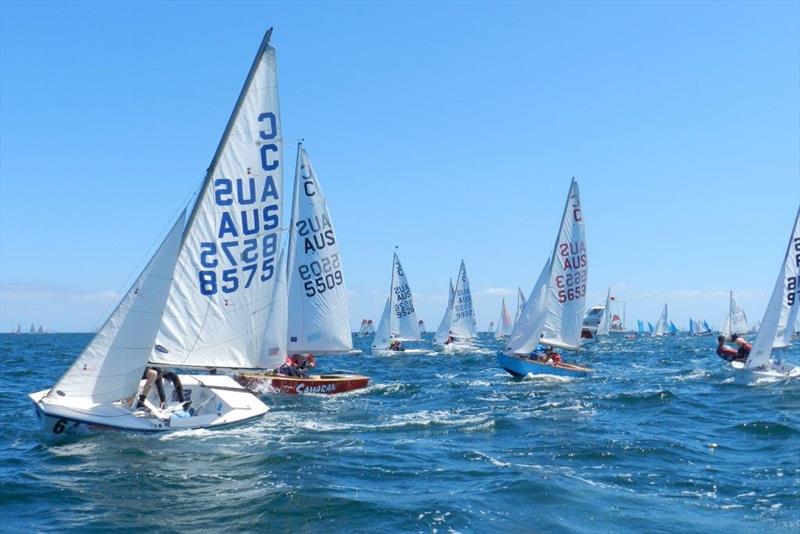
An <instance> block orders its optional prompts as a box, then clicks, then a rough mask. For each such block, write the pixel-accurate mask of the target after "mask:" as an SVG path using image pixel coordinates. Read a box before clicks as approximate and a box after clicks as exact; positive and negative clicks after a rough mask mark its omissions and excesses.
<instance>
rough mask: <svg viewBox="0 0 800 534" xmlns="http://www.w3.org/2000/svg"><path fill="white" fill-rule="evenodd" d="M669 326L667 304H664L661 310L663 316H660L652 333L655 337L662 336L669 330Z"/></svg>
mask: <svg viewBox="0 0 800 534" xmlns="http://www.w3.org/2000/svg"><path fill="white" fill-rule="evenodd" d="M648 324H649V323H648ZM668 327H669V325H668V323H667V305H666V304H664V309H663V310H661V317H659V318H658V322H656V327H655V329H654V330H653V331H652V333H651V334H650V335H652V336H653V337H661V336H663V335H664V334H665V333H666V332H667V328H668Z"/></svg>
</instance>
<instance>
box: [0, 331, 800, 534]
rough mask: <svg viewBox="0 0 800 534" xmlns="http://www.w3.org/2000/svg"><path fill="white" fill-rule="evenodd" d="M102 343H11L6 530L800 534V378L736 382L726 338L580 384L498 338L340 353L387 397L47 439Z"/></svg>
mask: <svg viewBox="0 0 800 534" xmlns="http://www.w3.org/2000/svg"><path fill="white" fill-rule="evenodd" d="M88 340H89V336H87V335H42V336H31V335H21V336H14V335H2V336H1V337H0V347H1V349H0V350H1V351H2V352H1V354H2V370H3V372H2V375H0V420H2V423H1V424H2V433H1V434H0V436H1V437H0V440H2V442H1V443H0V522H1V523H0V527H1V528H0V530H3V531H20V530H23V529H24V530H26V531H27V530H32V529H35V530H44V531H55V530H58V531H86V530H109V529H112V528H114V529H116V528H125V527H133V526H136V527H142V528H163V527H166V528H171V529H175V530H183V531H189V530H198V529H212V530H223V529H224V530H234V529H236V530H256V529H260V530H280V531H288V530H299V531H301V532H315V531H317V530H318V529H320V530H322V529H324V530H329V531H341V530H351V531H357V532H385V531H423V532H424V531H439V532H444V531H460V532H486V531H498V530H500V529H502V530H506V531H512V532H520V531H539V532H547V531H563V532H587V533H588V532H602V531H606V532H607V531H612V532H616V531H646V532H700V531H702V532H755V531H764V530H768V531H770V532H797V529H798V528H800V383H798V382H794V383H789V384H780V385H772V386H767V387H746V386H740V385H737V384H734V383H733V382H732V380H731V373H730V371H728V370H727V369H726V368H725V367H724V365H723V364H722V362H721V361H718V359H717V358H716V356H714V355H713V347H712V346H713V339H712V338H700V339H691V338H680V337H678V338H667V339H662V340H649V339H643V340H639V341H628V340H624V339H618V340H613V341H611V342H608V343H602V344H597V345H594V346H592V347H591V348H589V349H588V350H586V351H585V352H582V353H581V355H580V356H579V358H578V361H580V362H583V363H586V364H589V365H591V366H593V367H594V368H595V369H596V371H597V372H596V374H595V376H594V377H592V378H588V379H578V380H572V381H564V380H554V379H550V380H535V379H534V380H527V381H522V382H519V381H515V380H512V379H510V377H509V376H508V375H506V374H505V372H503V371H501V370H499V369H497V368H496V367H495V364H494V350H495V349H496V348H498V346H499V345H498V344H497V343H496V342H495V341H494V340H490V339H488V338H485V339H482V340H480V342H479V345H480V347H481V348H480V350H479V351H476V352H475V353H473V354H467V355H449V356H444V355H438V356H430V355H408V356H396V357H379V356H372V355H369V354H365V355H363V356H334V357H322V358H320V359H319V360H320V368H321V369H323V370H337V369H338V370H342V369H349V370H355V371H358V372H362V373H365V374H368V375H369V376H371V377H372V385H371V386H370V387H369V388H368V389H366V390H362V391H361V392H356V393H351V394H346V395H343V396H333V397H329V396H322V395H309V396H294V397H292V396H282V395H274V396H271V397H268V398H267V400H266V402H267V403H268V404H269V405H270V407H271V411H270V412H269V413H268V414H267V416H266V417H264V419H262V420H261V421H259V422H257V423H256V424H254V425H251V426H246V427H239V428H232V429H227V430H222V431H203V430H200V431H187V432H178V433H173V434H166V435H161V436H153V435H138V434H129V433H117V432H107V433H101V434H97V435H94V436H90V437H85V438H82V439H80V440H77V441H72V442H67V443H62V444H56V443H52V442H46V441H44V440H43V435H42V434H41V433H40V431H39V427H38V426H37V419H36V417H35V415H34V412H33V409H32V407H31V405H30V403H29V401H28V399H27V398H26V396H25V395H26V394H27V393H29V392H32V391H36V390H38V389H41V388H45V387H49V386H50V385H52V384H53V382H54V381H55V380H56V379H57V378H58V377H59V376H60V375H61V373H63V371H64V370H65V369H66V367H67V366H68V365H69V364H70V363H71V362H72V361H73V360H74V358H75V357H76V356H77V354H78V353H79V352H80V350H81V349H82V347H83V346H84V345H85V344H86V343H87V341H88ZM356 344H357V345H358V346H359V347H361V348H366V346H367V342H366V341H363V342H362V340H357V341H356ZM786 359H789V360H791V361H794V362H800V350H798V349H791V350H790V351H788V352H787V355H786Z"/></svg>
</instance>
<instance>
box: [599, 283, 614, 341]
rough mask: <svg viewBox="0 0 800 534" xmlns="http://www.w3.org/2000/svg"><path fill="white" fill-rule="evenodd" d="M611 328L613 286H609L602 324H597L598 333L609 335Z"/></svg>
mask: <svg viewBox="0 0 800 534" xmlns="http://www.w3.org/2000/svg"><path fill="white" fill-rule="evenodd" d="M610 328H611V288H610V287H609V288H608V293H607V294H606V304H605V306H603V315H602V317H601V318H600V324H599V325H597V335H598V336H607V335H608V331H609V329H610Z"/></svg>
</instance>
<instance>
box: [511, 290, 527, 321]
mask: <svg viewBox="0 0 800 534" xmlns="http://www.w3.org/2000/svg"><path fill="white" fill-rule="evenodd" d="M524 308H525V293H523V292H522V288H521V287H517V308H516V309H515V310H514V325H513V326H512V327H511V330H514V326H517V321H519V316H520V315H522V310H523V309H524Z"/></svg>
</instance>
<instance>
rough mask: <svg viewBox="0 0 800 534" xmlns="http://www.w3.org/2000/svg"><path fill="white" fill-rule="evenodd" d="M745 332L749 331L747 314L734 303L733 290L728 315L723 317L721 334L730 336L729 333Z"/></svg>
mask: <svg viewBox="0 0 800 534" xmlns="http://www.w3.org/2000/svg"><path fill="white" fill-rule="evenodd" d="M747 332H749V329H748V328H747V316H746V315H745V314H744V309H742V307H741V306H739V304H737V303H736V299H735V298H734V297H733V291H731V292H730V302H729V308H728V315H727V316H726V317H725V322H724V323H723V326H722V332H721V334H722V335H723V336H725V337H730V336H731V334H746V333H747Z"/></svg>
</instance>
